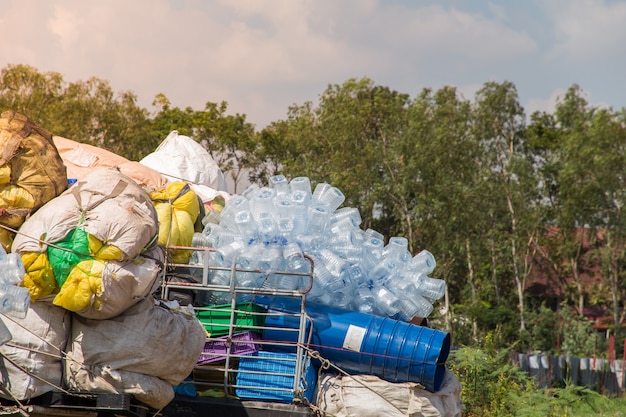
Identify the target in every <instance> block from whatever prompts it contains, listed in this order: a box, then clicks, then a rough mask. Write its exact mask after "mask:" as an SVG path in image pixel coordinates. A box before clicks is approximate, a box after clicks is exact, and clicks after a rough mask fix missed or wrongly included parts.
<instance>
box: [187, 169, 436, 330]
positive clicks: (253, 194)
mask: <svg viewBox="0 0 626 417" xmlns="http://www.w3.org/2000/svg"><path fill="white" fill-rule="evenodd" d="M344 201H345V196H344V194H343V193H342V192H341V191H340V190H339V189H338V188H336V187H334V186H332V185H330V184H328V183H319V184H317V186H316V187H315V189H314V190H313V191H312V188H311V183H310V180H309V178H308V177H296V178H293V179H292V180H291V181H288V180H287V178H286V177H285V176H283V175H276V176H273V177H271V178H270V179H269V184H268V185H267V186H264V187H260V186H258V185H251V186H249V187H248V188H247V189H246V190H245V191H244V192H243V193H242V194H241V195H237V194H235V195H232V196H231V197H230V198H229V199H228V201H227V202H226V204H225V206H224V209H223V210H222V211H221V213H217V212H210V213H209V214H207V215H206V216H205V217H204V218H203V219H202V223H203V224H204V230H203V231H202V233H196V234H195V235H194V239H193V243H192V245H193V246H196V247H209V248H214V249H215V250H214V251H213V252H210V255H209V256H210V263H211V264H212V265H217V266H221V267H225V269H224V270H218V271H212V273H211V275H210V277H209V282H210V284H214V285H230V284H231V283H230V279H231V275H232V274H231V273H230V271H229V270H228V269H227V268H228V267H231V268H232V266H235V267H237V268H239V269H240V270H243V271H248V272H243V273H241V272H238V273H237V274H236V275H235V277H236V278H235V279H236V283H233V284H234V285H235V286H236V287H250V288H259V287H263V288H277V289H284V290H299V289H302V286H303V285H305V284H304V282H305V280H303V279H302V278H300V279H298V276H297V275H296V276H294V275H286V274H281V273H279V272H278V271H287V272H296V273H299V272H301V273H307V272H309V273H310V269H311V262H309V261H308V259H307V258H305V256H304V255H307V256H308V257H309V258H310V259H312V260H313V265H314V267H313V272H314V275H313V277H314V279H313V286H312V288H311V290H310V291H309V292H308V293H307V301H309V300H310V301H312V302H315V303H320V304H324V305H329V306H333V307H340V308H344V309H349V310H353V311H359V312H362V313H368V314H375V315H379V316H384V317H391V318H395V319H398V320H403V321H409V320H411V319H412V318H414V317H428V316H429V315H430V314H431V312H432V311H433V302H434V301H435V300H438V299H439V298H441V297H443V295H444V291H445V285H446V283H445V281H443V280H441V279H438V278H432V277H430V276H429V274H431V273H432V272H433V270H434V268H435V266H436V263H435V258H434V257H433V255H432V254H431V253H430V252H428V251H427V250H422V251H421V252H419V253H418V254H416V255H415V256H412V254H411V253H410V252H409V250H408V240H407V239H406V238H403V237H397V236H394V237H390V238H389V240H388V242H387V243H386V244H385V243H384V242H385V240H384V236H383V235H382V234H381V233H379V232H377V231H375V230H372V229H367V230H362V229H361V228H360V225H361V216H360V214H359V211H358V209H356V208H352V207H341V205H342V204H343V203H344ZM340 207H341V208H340ZM198 253H199V252H195V253H194V256H192V261H191V262H192V263H200V260H199V259H198V258H197V256H198V255H197V254H198ZM213 301H218V300H213Z"/></svg>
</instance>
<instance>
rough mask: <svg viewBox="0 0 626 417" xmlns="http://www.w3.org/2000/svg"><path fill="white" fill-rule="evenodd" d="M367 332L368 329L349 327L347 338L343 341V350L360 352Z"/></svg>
mask: <svg viewBox="0 0 626 417" xmlns="http://www.w3.org/2000/svg"><path fill="white" fill-rule="evenodd" d="M366 332H367V329H366V328H365V327H358V326H354V325H352V324H351V325H349V326H348V331H347V332H346V337H345V339H343V348H344V349H348V350H353V351H355V352H360V351H361V345H362V344H363V339H364V338H365V333H366Z"/></svg>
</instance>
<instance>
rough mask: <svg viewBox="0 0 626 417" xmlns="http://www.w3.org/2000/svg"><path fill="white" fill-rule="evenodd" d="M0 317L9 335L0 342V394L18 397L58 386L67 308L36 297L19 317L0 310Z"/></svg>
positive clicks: (67, 324)
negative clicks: (21, 316) (7, 339)
mask: <svg viewBox="0 0 626 417" xmlns="http://www.w3.org/2000/svg"><path fill="white" fill-rule="evenodd" d="M0 320H2V322H4V324H5V325H6V326H7V328H8V329H9V331H10V332H11V334H12V335H13V339H12V340H11V341H10V342H8V343H7V344H5V345H3V346H0V352H1V353H2V356H0V397H2V398H6V399H14V398H15V399H18V400H20V401H21V400H26V399H30V398H34V397H38V396H40V395H42V394H45V393H46V392H49V391H53V390H56V389H57V388H56V387H60V386H61V381H62V377H61V373H62V372H61V371H62V359H61V355H62V352H63V351H64V350H65V347H66V342H67V339H68V337H69V334H70V323H71V320H70V313H69V311H67V310H64V309H62V308H60V307H57V306H55V305H52V304H51V303H50V302H46V301H39V302H36V303H33V304H31V305H30V308H29V309H28V312H27V314H26V317H25V318H23V319H17V318H14V317H12V316H4V315H1V314H0ZM20 368H23V369H20ZM44 381H47V382H49V383H46V382H44ZM55 386H56V387H55Z"/></svg>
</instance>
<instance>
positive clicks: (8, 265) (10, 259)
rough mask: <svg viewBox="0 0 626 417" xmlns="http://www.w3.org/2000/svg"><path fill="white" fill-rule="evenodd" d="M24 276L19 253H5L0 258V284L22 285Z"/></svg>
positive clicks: (24, 272) (24, 271)
mask: <svg viewBox="0 0 626 417" xmlns="http://www.w3.org/2000/svg"><path fill="white" fill-rule="evenodd" d="M1 246H2V245H0V247H1ZM24 275H26V270H25V269H24V263H23V262H22V257H21V256H20V254H19V253H5V254H4V255H2V256H1V257H0V282H3V283H5V284H9V285H18V284H21V283H22V280H23V279H24Z"/></svg>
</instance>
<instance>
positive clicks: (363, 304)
mask: <svg viewBox="0 0 626 417" xmlns="http://www.w3.org/2000/svg"><path fill="white" fill-rule="evenodd" d="M353 305H354V307H355V308H354V310H356V311H358V312H360V313H365V314H376V297H374V294H372V291H371V290H370V289H369V288H368V287H359V288H357V289H356V294H355V296H354V300H353Z"/></svg>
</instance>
